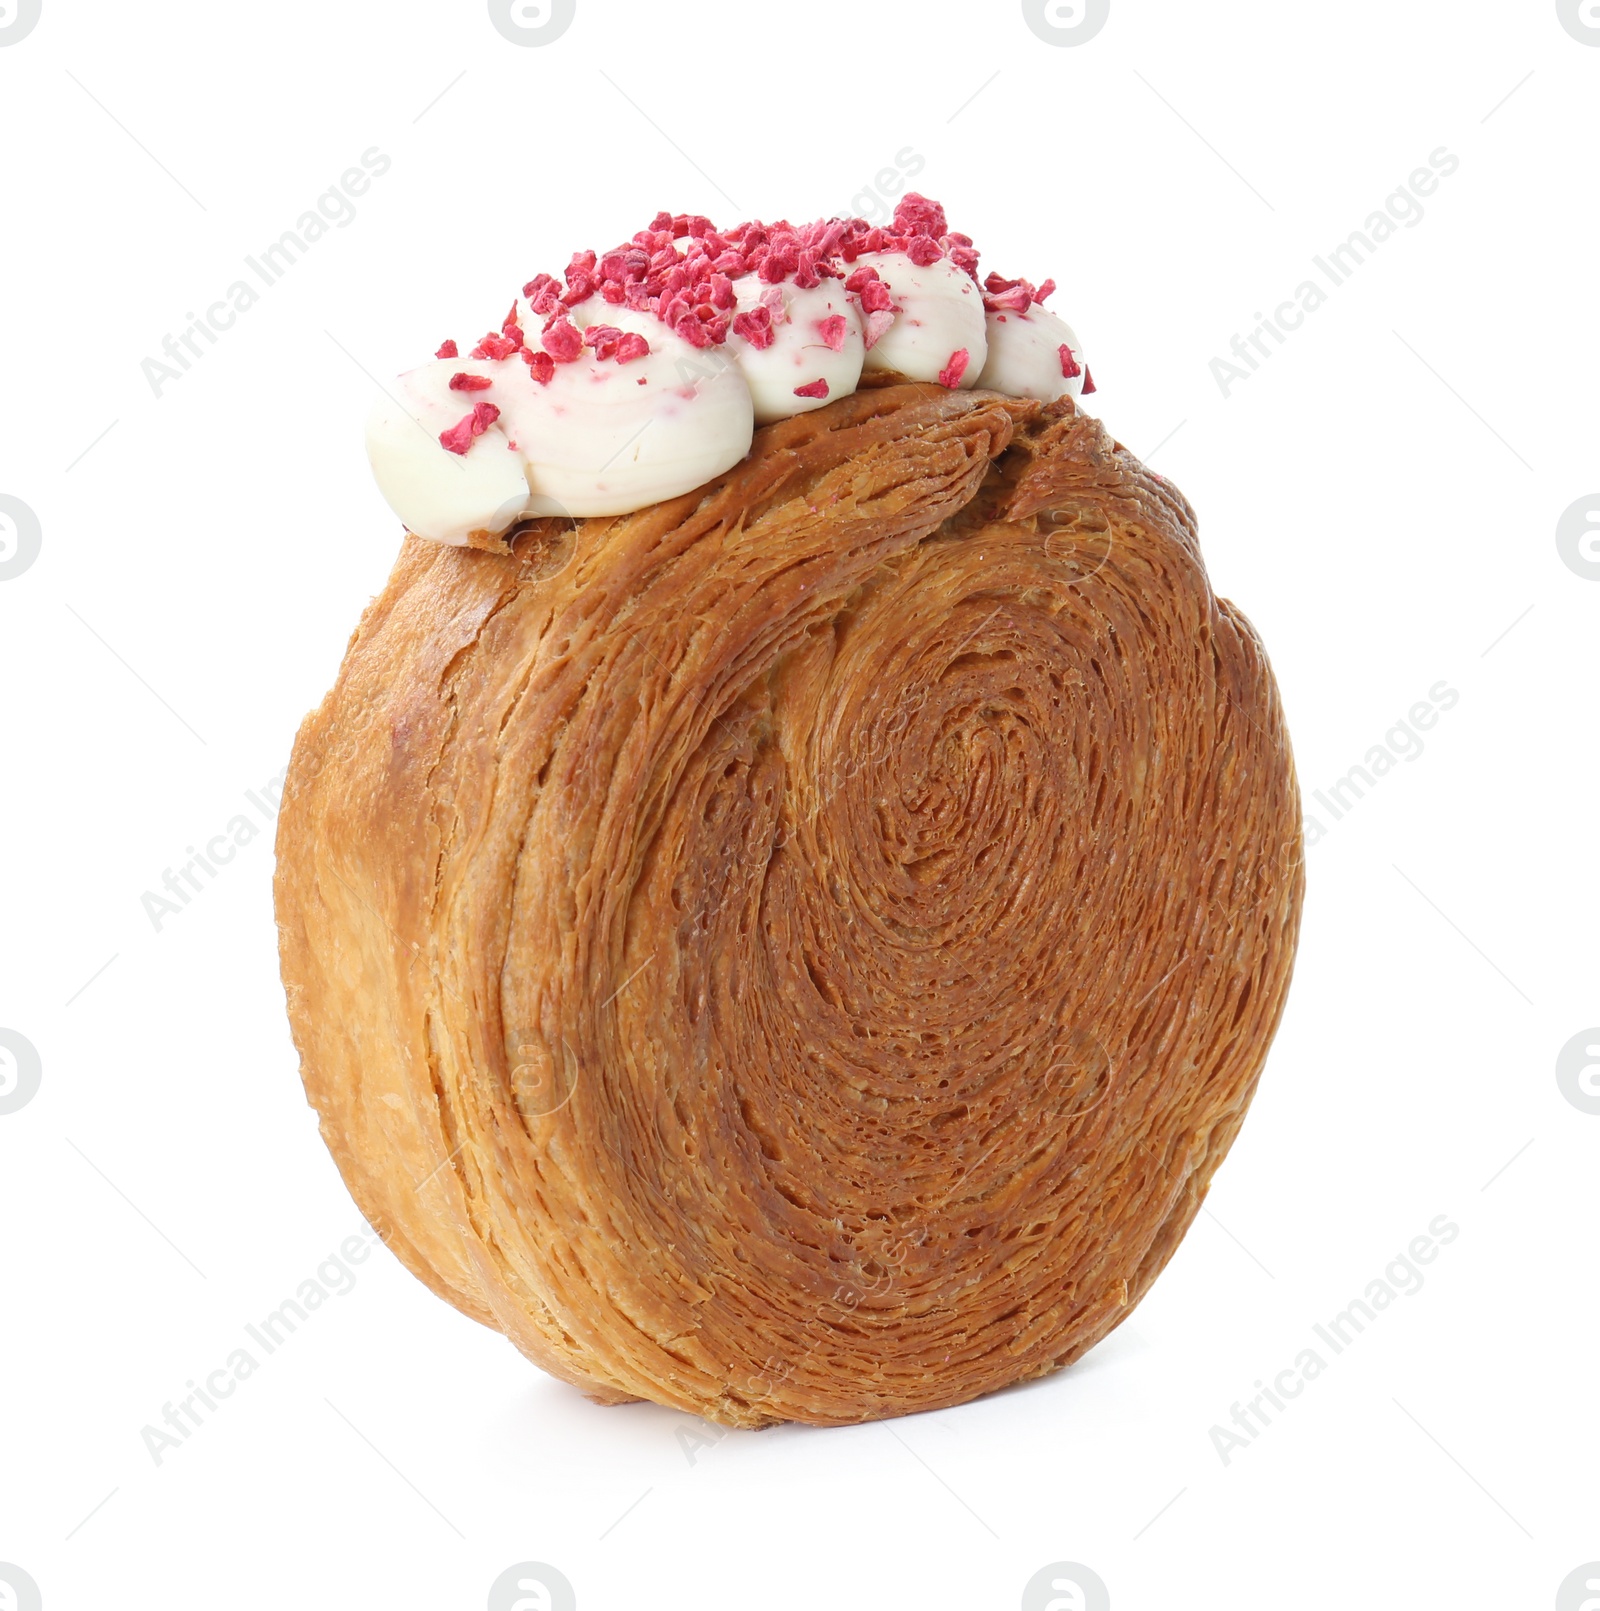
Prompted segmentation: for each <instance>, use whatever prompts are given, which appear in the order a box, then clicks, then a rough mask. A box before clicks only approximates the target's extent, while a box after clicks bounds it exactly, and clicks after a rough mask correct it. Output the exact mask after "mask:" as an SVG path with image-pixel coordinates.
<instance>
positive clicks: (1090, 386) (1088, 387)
mask: <svg viewBox="0 0 1600 1611" xmlns="http://www.w3.org/2000/svg"><path fill="white" fill-rule="evenodd" d="M1098 390H1099V388H1098V387H1097V386H1096V385H1095V383H1094V376H1093V375H1091V374H1090V373H1089V371H1088V369H1085V370H1084V372H1083V395H1084V396H1085V397H1087V396H1088V395H1089V393H1090V392H1092V391H1098Z"/></svg>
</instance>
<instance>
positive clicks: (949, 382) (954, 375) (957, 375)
mask: <svg viewBox="0 0 1600 1611" xmlns="http://www.w3.org/2000/svg"><path fill="white" fill-rule="evenodd" d="M971 361H972V354H971V353H970V352H968V351H967V349H966V348H965V347H957V348H956V350H955V351H954V352H953V353H951V354H950V362H949V363H947V364H946V365H945V366H944V368H943V369H941V370H940V371H939V384H940V385H941V386H948V387H950V388H951V390H954V389H955V388H956V387H957V386H959V385H960V384H961V377H962V376H963V375H964V374H966V372H967V365H968V364H969V363H970V362H971Z"/></svg>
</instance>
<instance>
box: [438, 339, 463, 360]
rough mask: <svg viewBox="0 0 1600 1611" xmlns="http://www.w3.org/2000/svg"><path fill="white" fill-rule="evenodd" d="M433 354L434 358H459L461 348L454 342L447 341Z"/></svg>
mask: <svg viewBox="0 0 1600 1611" xmlns="http://www.w3.org/2000/svg"><path fill="white" fill-rule="evenodd" d="M433 356H434V357H435V358H459V357H460V356H461V349H460V348H459V347H458V346H457V345H456V344H455V342H453V341H447V342H445V344H444V345H443V346H442V347H441V348H440V349H439V350H438V351H437V352H436V353H435V354H434V355H433Z"/></svg>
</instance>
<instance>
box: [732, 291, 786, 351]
mask: <svg viewBox="0 0 1600 1611" xmlns="http://www.w3.org/2000/svg"><path fill="white" fill-rule="evenodd" d="M733 333H734V334H735V335H736V336H743V337H744V339H745V340H746V341H748V342H749V343H750V345H751V346H752V347H754V348H755V349H756V351H757V352H764V351H765V350H766V349H767V348H768V347H770V346H771V345H772V343H773V342H774V341H775V340H776V339H777V337H776V335H775V334H774V332H773V329H772V309H771V308H768V307H764V306H762V305H761V304H759V303H758V304H757V305H756V306H755V307H753V308H749V309H747V310H746V311H745V312H743V313H736V314H735V315H734V316H733Z"/></svg>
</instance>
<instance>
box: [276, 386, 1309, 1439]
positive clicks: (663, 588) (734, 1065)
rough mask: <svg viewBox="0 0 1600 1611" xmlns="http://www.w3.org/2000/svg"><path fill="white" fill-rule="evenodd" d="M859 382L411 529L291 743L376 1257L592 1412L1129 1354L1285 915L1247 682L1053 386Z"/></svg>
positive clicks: (1288, 959) (1276, 987)
mask: <svg viewBox="0 0 1600 1611" xmlns="http://www.w3.org/2000/svg"><path fill="white" fill-rule="evenodd" d="M894 379H895V377H893V376H890V377H888V380H889V381H890V383H889V384H884V385H878V386H868V388H867V389H864V390H861V391H858V392H856V393H854V394H853V395H850V396H847V397H845V398H842V399H840V400H839V401H837V402H833V403H830V404H828V405H827V406H826V407H824V408H821V409H819V410H817V411H816V412H812V413H806V414H802V415H798V416H796V417H794V418H791V419H787V420H784V421H782V422H781V423H778V424H775V425H770V426H766V427H764V428H762V429H760V430H758V431H757V433H756V438H755V446H754V449H753V450H752V452H751V453H750V455H749V456H748V457H747V458H746V459H744V460H743V461H742V462H741V463H739V464H738V465H736V466H735V467H734V468H733V469H732V470H730V471H729V472H728V473H727V474H725V475H723V476H721V477H719V478H717V479H716V480H714V481H712V482H711V483H709V484H707V485H706V486H704V487H702V488H700V489H698V490H697V491H695V492H692V493H689V494H686V495H685V496H683V497H679V498H675V499H671V500H669V501H667V502H664V503H658V504H655V505H653V506H651V507H649V508H646V509H643V510H640V511H638V512H636V513H633V514H629V515H623V516H617V517H608V518H591V519H587V520H582V521H558V520H553V519H545V520H539V521H533V522H528V523H525V524H523V525H522V526H520V527H518V528H516V529H515V530H513V531H512V532H511V533H509V534H508V537H507V540H506V541H504V542H498V543H497V542H495V541H494V540H492V539H486V541H487V544H488V546H487V547H486V548H463V547H446V546H443V545H441V544H438V543H432V542H426V541H423V540H420V539H418V538H416V537H409V538H408V539H407V540H406V543H405V546H404V548H403V550H402V552H401V554H400V557H399V560H398V562H397V564H396V565H395V568H394V572H393V574H392V576H391V577H390V578H389V582H388V585H387V587H386V588H385V589H384V591H383V593H382V594H381V596H380V597H378V598H377V599H376V600H375V601H374V602H373V604H372V605H371V606H370V608H369V609H368V610H367V611H366V613H365V615H364V617H363V618H362V621H361V624H360V626H359V628H358V629H357V631H356V633H355V635H354V636H353V638H352V639H351V642H350V645H349V650H348V652H347V654H346V657H345V660H344V664H343V667H342V669H341V670H340V673H339V677H338V681H337V684H336V686H335V687H334V689H333V690H332V692H331V693H330V694H329V695H328V697H327V699H326V700H325V701H324V703H323V705H322V707H321V708H320V709H319V710H318V711H316V712H315V713H314V714H313V715H312V716H310V717H309V718H308V719H307V721H306V723H305V725H304V726H303V728H302V729H301V731H300V734H299V738H298V740H297V742H296V744H295V748H294V755H293V761H292V765H291V767H290V771H289V777H288V783H287V787H286V790H285V794H284V801H283V810H282V816H281V819H280V827H279V832H278V872H277V881H276V900H277V909H278V917H279V928H280V939H281V954H282V968H283V978H284V981H285V985H286V987H287V993H288V1001H289V1010H290V1018H291V1023H292V1026H293V1032H294V1037H295V1041H296V1044H297V1047H298V1049H299V1052H300V1055H301V1059H302V1072H303V1077H304V1080H305V1085H306V1089H307V1092H308V1094H309V1096H310V1099H311V1101H312V1103H313V1104H314V1105H315V1107H316V1109H317V1111H318V1113H319V1114H320V1116H321V1126H322V1133H323V1135H324V1137H325V1138H326V1141H327V1144H328V1146H329V1148H330V1149H331V1150H332V1153H333V1156H334V1158H335V1159H336V1160H337V1163H338V1165H339V1168H340V1170H341V1171H342V1172H343V1175H344V1178H345V1180H346V1182H347V1183H348V1185H349V1188H350V1190H351V1192H352V1193H353V1194H354V1196H355V1198H356V1201H357V1202H358V1203H359V1205H360V1206H361V1208H362V1210H363V1211H364V1212H365V1214H366V1215H367V1217H368V1218H369V1219H370V1220H371V1222H372V1224H373V1225H374V1226H375V1227H376V1228H377V1229H378V1231H379V1232H380V1233H381V1234H382V1236H383V1238H384V1240H385V1241H386V1242H387V1243H388V1245H389V1246H390V1247H391V1248H392V1249H393V1251H394V1252H395V1253H396V1254H397V1255H398V1256H399V1258H400V1259H401V1260H402V1261H403V1262H404V1263H405V1264H406V1265H407V1266H408V1267H409V1268H410V1269H411V1270H412V1271H413V1272H414V1273H415V1274H416V1275H417V1276H418V1278H419V1279H421V1280H422V1281H424V1282H425V1283H427V1285H428V1286H429V1287H431V1288H432V1289H433V1290H434V1291H435V1292H436V1293H438V1294H439V1295H440V1296H441V1297H443V1298H445V1299H446V1300H447V1301H449V1302H450V1303H452V1304H454V1305H455V1306H456V1307H457V1308H458V1309H460V1310H462V1311H463V1312H464V1313H466V1314H469V1315H471V1316H473V1317H474V1318H475V1319H477V1320H480V1321H482V1322H483V1323H484V1324H486V1325H489V1326H493V1327H496V1328H498V1329H499V1330H501V1331H503V1332H504V1333H505V1335H506V1336H507V1337H508V1338H510V1339H511V1341H512V1342H513V1343H514V1344H515V1345H516V1346H517V1347H518V1348H519V1349H520V1350H521V1351H522V1352H523V1353H524V1354H525V1355H526V1356H527V1357H528V1358H529V1359H531V1360H532V1361H534V1362H535V1363H536V1364H538V1365H540V1366H542V1367H543V1368H544V1369H545V1370H547V1371H550V1372H552V1373H553V1374H555V1375H556V1376H559V1377H562V1378H564V1379H565V1380H567V1381H569V1382H572V1383H575V1384H576V1385H577V1386H579V1387H580V1388H582V1389H583V1390H584V1391H585V1392H587V1393H589V1394H590V1395H591V1396H593V1397H594V1398H596V1399H598V1400H601V1401H604V1402H621V1401H624V1400H627V1399H633V1398H643V1399H652V1400H655V1401H656V1402H658V1403H661V1404H665V1405H670V1406H675V1407H676V1408H678V1409H681V1410H685V1411H690V1412H693V1413H695V1414H697V1415H701V1416H704V1417H706V1418H708V1419H710V1420H713V1421H717V1422H722V1423H726V1424H729V1425H735V1426H755V1425H761V1424H764V1423H769V1422H773V1421H780V1420H792V1421H803V1422H812V1423H819V1424H836V1423H846V1422H857V1421H863V1420H868V1419H872V1418H875V1417H881V1416H891V1415H898V1414H904V1413H907V1412H912V1411H918V1410H931V1409H936V1408H939V1407H940V1406H945V1405H952V1404H957V1403H960V1402H963V1401H965V1400H968V1399H971V1398H973V1397H975V1396H977V1395H979V1394H983V1393H987V1392H990V1391H993V1390H994V1389H996V1388H1001V1387H1004V1386H1007V1385H1008V1384H1011V1383H1015V1382H1019V1381H1023V1380H1026V1379H1029V1378H1033V1377H1038V1376H1041V1375H1043V1374H1045V1373H1047V1372H1049V1371H1053V1370H1055V1369H1057V1368H1058V1367H1060V1366H1062V1365H1065V1364H1067V1363H1069V1362H1070V1361H1072V1360H1073V1359H1076V1358H1077V1357H1078V1356H1079V1355H1081V1354H1082V1353H1083V1352H1084V1351H1085V1350H1086V1349H1088V1348H1090V1347H1092V1346H1093V1345H1094V1343H1096V1342H1097V1341H1098V1340H1099V1339H1100V1338H1102V1337H1104V1336H1105V1335H1106V1334H1107V1333H1108V1332H1109V1331H1110V1330H1111V1329H1112V1328H1113V1327H1115V1326H1116V1325H1117V1324H1118V1323H1119V1322H1120V1321H1122V1320H1123V1319H1124V1318H1126V1317H1127V1315H1128V1314H1129V1313H1130V1312H1131V1311H1132V1309H1133V1306H1134V1305H1135V1304H1137V1303H1138V1301H1139V1300H1140V1298H1141V1297H1142V1296H1143V1295H1144V1293H1145V1292H1146V1291H1147V1290H1148V1289H1149V1287H1150V1284H1151V1282H1152V1281H1153V1280H1154V1279H1155V1277H1156V1275H1157V1274H1158V1273H1159V1272H1160V1270H1161V1269H1162V1267H1163V1266H1164V1265H1165V1263H1166V1262H1167V1260H1168V1259H1169V1258H1170V1257H1171V1256H1172V1254H1173V1251H1174V1249H1175V1248H1176V1247H1177V1245H1178V1242H1179V1240H1180V1238H1181V1237H1182V1236H1183V1234H1184V1231H1185V1230H1186V1228H1187V1227H1188V1225H1189V1223H1190V1221H1191V1220H1192V1219H1193V1217H1194V1215H1195V1213H1196V1211H1197V1210H1198V1208H1199V1206H1200V1203H1201V1201H1202V1199H1203V1198H1204V1196H1205V1193H1206V1189H1207V1186H1208V1183H1209V1182H1210V1180H1211V1178H1212V1175H1213V1173H1214V1172H1215V1170H1216V1169H1217V1166H1218V1165H1219V1164H1220V1163H1221V1161H1222V1158H1223V1156H1224V1155H1225V1154H1226V1152H1227V1150H1228V1147H1229V1145H1230V1144H1231V1142H1232V1141H1233V1138H1234V1136H1235V1134H1236V1133H1237V1131H1238V1129H1239V1126H1240V1124H1241V1122H1242V1120H1243V1118H1244V1114H1245V1109H1246V1107H1247V1105H1248V1103H1249V1101H1250V1098H1251V1095H1252V1093H1253V1090H1254V1088H1255V1085H1256V1081H1257V1076H1258V1074H1259V1072H1260V1069H1261V1066H1262V1062H1263V1060H1264V1058H1265V1056H1266V1052H1267V1047H1268V1044H1269V1042H1270V1040H1271V1038H1272V1035H1273V1033H1274V1030H1275V1028H1276V1025H1277V1023H1278V1019H1279V1015H1280V1012H1281V1010H1282V1007H1283V1003H1284V996H1285V992H1286V989H1287V986H1288V982H1289V975H1290V968H1291V963H1292V960H1293V955H1294V949H1295V943H1296V936H1297V931H1298V926H1299V916H1300V905H1301V893H1302V853H1301V838H1300V810H1299V800H1298V794H1297V790H1296V785H1295V779H1294V770H1293V764H1292V761H1291V757H1290V750H1289V744H1288V738H1287V735H1286V732H1285V728H1284V722H1283V715H1282V711H1281V709H1280V704H1279V700H1278V696H1277V691H1276V689H1275V686H1274V683H1273V679H1272V676H1271V673H1270V670H1269V668H1268V665H1267V661H1266V657H1265V654H1264V653H1263V650H1262V648H1261V645H1260V643H1259V641H1258V640H1257V638H1256V636H1255V634H1254V633H1253V632H1252V630H1251V628H1250V626H1249V624H1248V623H1247V622H1246V621H1245V620H1244V618H1243V617H1242V616H1241V615H1240V614H1239V612H1238V611H1237V610H1235V609H1234V608H1233V607H1232V606H1231V605H1230V604H1228V603H1227V602H1226V601H1222V600H1218V599H1217V598H1215V597H1214V596H1213V594H1212V592H1211V589H1210V586H1209V584H1208V582H1207V578H1206V572H1205V569H1204V566H1203V564H1202V561H1201V558H1200V553H1199V549H1198V545H1197V542H1196V536H1195V523H1194V517H1193V514H1192V512H1191V510H1190V508H1189V505H1188V503H1187V502H1186V501H1185V500H1184V498H1183V497H1182V495H1181V494H1179V493H1178V492H1177V491H1176V490H1175V489H1174V488H1173V487H1172V486H1171V485H1169V484H1168V483H1167V482H1165V481H1164V480H1163V479H1162V478H1160V477H1159V476H1156V475H1154V474H1152V473H1151V472H1149V471H1148V470H1146V469H1145V468H1144V467H1143V466H1142V465H1141V464H1139V462H1138V461H1137V460H1136V459H1135V458H1134V457H1133V456H1132V455H1131V454H1129V453H1128V452H1127V451H1126V450H1124V449H1123V448H1122V447H1121V446H1120V445H1119V444H1117V443H1115V442H1113V441H1112V439H1111V438H1110V437H1109V436H1108V435H1107V434H1106V432H1105V431H1104V430H1103V429H1102V427H1101V426H1100V424H1099V423H1098V421H1096V420H1095V419H1093V418H1091V417H1089V416H1087V415H1085V414H1083V413H1081V412H1079V411H1078V409H1077V408H1076V407H1075V405H1074V403H1073V401H1072V399H1071V398H1062V399H1060V400H1058V401H1056V402H1054V403H1050V404H1042V403H1039V402H1035V401H1028V400H1024V399H1018V398H1011V397H1004V396H1001V395H999V394H997V393H995V392H990V391H985V390H967V391H949V390H945V389H944V388H942V387H939V386H932V385H922V384H897V383H893V382H894Z"/></svg>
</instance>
